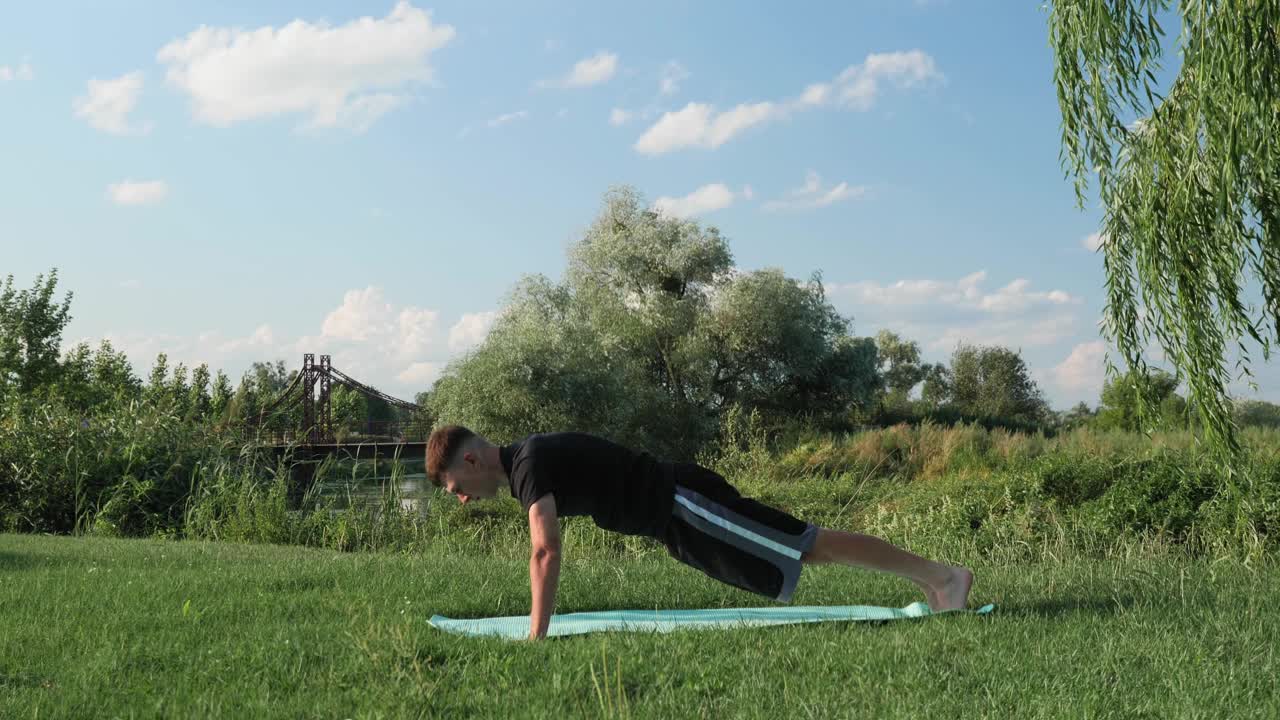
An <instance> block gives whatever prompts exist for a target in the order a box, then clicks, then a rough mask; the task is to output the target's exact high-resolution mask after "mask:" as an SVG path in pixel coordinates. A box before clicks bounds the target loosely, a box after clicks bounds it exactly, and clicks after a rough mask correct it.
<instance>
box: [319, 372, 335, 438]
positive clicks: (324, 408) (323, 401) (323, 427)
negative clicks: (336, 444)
mask: <svg viewBox="0 0 1280 720" xmlns="http://www.w3.org/2000/svg"><path fill="white" fill-rule="evenodd" d="M331 368H332V365H331V364H330V362H329V356H328V355H321V356H320V370H319V371H318V372H319V375H320V408H319V411H320V412H319V418H318V419H317V423H318V425H319V435H320V440H321V442H333V440H334V436H333V417H332V415H331V413H330V412H329V381H330V380H332V379H333V376H332V375H331V374H330V372H329V371H330V369H331Z"/></svg>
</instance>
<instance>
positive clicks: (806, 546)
mask: <svg viewBox="0 0 1280 720" xmlns="http://www.w3.org/2000/svg"><path fill="white" fill-rule="evenodd" d="M673 465H674V466H673V468H672V469H673V470H674V473H673V474H674V477H675V501H674V502H673V503H672V507H671V518H670V519H669V521H668V523H667V527H666V530H665V531H664V532H663V535H662V537H661V538H659V539H660V540H662V542H663V544H665V545H666V546H667V551H668V552H670V553H671V556H672V557H674V558H676V559H677V560H679V561H680V562H682V563H685V564H686V565H689V566H691V567H695V568H697V569H699V570H701V571H702V572H704V573H706V574H707V575H710V576H711V577H713V578H715V579H717V580H720V581H722V582H725V583H728V584H730V585H733V586H734V587H738V588H741V589H743V590H749V591H751V592H753V593H758V594H760V595H764V596H765V597H769V598H773V599H775V600H779V601H782V602H791V594H792V593H793V592H794V591H795V588H796V583H797V582H798V581H799V580H800V568H801V562H800V556H801V555H802V554H803V553H805V552H808V551H809V550H810V549H812V548H813V542H814V540H815V539H816V538H817V536H818V528H817V527H816V526H814V525H813V524H811V523H806V522H803V521H801V520H797V519H796V518H794V517H792V516H791V515H788V514H787V513H785V512H782V511H781V510H778V509H776V508H771V507H769V506H768V505H764V504H761V503H759V502H757V501H755V500H752V499H751V498H746V497H742V495H741V494H739V493H738V490H737V488H735V487H733V486H732V485H730V484H729V483H728V482H727V481H726V480H725V479H724V478H723V477H721V476H720V475H718V474H717V473H715V472H713V471H711V470H708V469H706V468H704V467H701V466H699V465H695V464H692V463H675V464H673Z"/></svg>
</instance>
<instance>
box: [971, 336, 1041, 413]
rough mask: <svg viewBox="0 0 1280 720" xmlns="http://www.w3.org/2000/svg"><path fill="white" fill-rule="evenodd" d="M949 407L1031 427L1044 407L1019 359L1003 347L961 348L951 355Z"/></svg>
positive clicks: (1033, 383)
mask: <svg viewBox="0 0 1280 720" xmlns="http://www.w3.org/2000/svg"><path fill="white" fill-rule="evenodd" d="M949 385H950V390H951V392H950V405H951V407H952V408H953V409H955V410H957V411H959V412H960V413H962V414H964V415H967V416H970V417H977V418H987V419H993V420H1010V421H1014V422H1016V423H1019V424H1029V425H1035V424H1039V423H1042V422H1044V421H1045V420H1046V418H1047V415H1048V410H1049V409H1048V405H1047V404H1046V403H1045V401H1044V398H1043V396H1042V394H1041V391H1040V388H1039V386H1038V385H1036V382H1035V381H1034V380H1033V379H1031V373H1030V371H1029V370H1028V369H1027V364H1026V362H1025V361H1023V359H1022V356H1021V355H1020V354H1018V353H1017V352H1015V351H1013V350H1010V349H1009V348H1006V347H1001V346H998V345H994V346H976V345H961V346H959V347H958V348H956V350H955V352H954V353H952V355H951V372H950V378H949Z"/></svg>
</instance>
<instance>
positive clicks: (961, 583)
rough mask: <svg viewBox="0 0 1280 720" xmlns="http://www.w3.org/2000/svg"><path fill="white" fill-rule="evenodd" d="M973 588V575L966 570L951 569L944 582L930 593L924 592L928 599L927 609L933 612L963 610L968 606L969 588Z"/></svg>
mask: <svg viewBox="0 0 1280 720" xmlns="http://www.w3.org/2000/svg"><path fill="white" fill-rule="evenodd" d="M971 587H973V573H971V572H969V569H968V568H963V567H952V568H951V574H950V576H949V577H948V578H947V580H946V582H944V583H942V584H941V585H939V586H938V587H935V588H933V589H932V592H928V591H926V593H925V595H926V597H928V598H929V609H931V610H933V611H934V612H939V611H941V610H963V609H964V608H965V606H967V605H968V604H969V588H971Z"/></svg>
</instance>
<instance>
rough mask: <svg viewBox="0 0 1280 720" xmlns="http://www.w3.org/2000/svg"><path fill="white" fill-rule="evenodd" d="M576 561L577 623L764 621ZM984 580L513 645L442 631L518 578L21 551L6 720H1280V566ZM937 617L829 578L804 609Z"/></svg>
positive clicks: (670, 584)
mask: <svg viewBox="0 0 1280 720" xmlns="http://www.w3.org/2000/svg"><path fill="white" fill-rule="evenodd" d="M566 553H567V554H568V557H567V558H566V560H565V564H564V569H563V572H562V577H561V592H560V596H559V600H558V604H557V607H558V609H559V610H560V611H561V612H570V611H579V610H600V609H616V608H640V607H648V608H652V607H662V608H694V607H734V606H748V605H763V604H768V603H767V601H765V600H763V599H761V598H757V597H755V596H752V595H749V594H747V593H744V592H741V591H738V590H735V589H733V588H730V587H728V586H723V585H719V584H717V583H715V582H714V581H711V580H709V579H706V578H704V577H703V576H701V575H700V574H698V573H697V572H696V571H694V570H692V569H690V568H687V567H684V566H682V565H680V564H678V563H677V562H676V561H674V560H671V559H669V558H666V557H654V558H646V559H635V560H617V559H612V558H610V559H605V558H591V557H574V556H573V548H572V547H566ZM976 570H977V571H978V580H977V583H976V585H975V587H974V593H973V600H974V601H975V604H977V603H985V602H995V603H997V604H998V607H997V609H996V611H995V612H994V613H992V614H991V615H989V616H986V617H977V616H946V617H940V618H930V619H925V620H920V621H896V622H891V623H883V624H871V623H821V624H814V625H798V626H783V627H773V628H762V629H755V630H735V631H694V632H681V633H673V634H668V635H645V634H605V635H584V636H576V637H569V638H561V639H553V640H549V641H544V642H539V643H528V642H517V643H512V642H506V641H501V640H496V639H487V638H485V639H476V638H466V637H460V636H454V635H449V634H445V633H443V632H441V631H438V630H436V629H434V628H432V627H430V626H429V625H428V624H427V619H428V618H429V617H430V616H431V615H432V614H433V613H439V614H442V615H448V616H451V617H464V616H481V615H513V614H518V613H522V612H527V611H528V603H529V590H528V576H527V572H528V565H527V560H526V559H523V558H520V559H515V558H512V559H504V558H496V557H492V556H481V557H474V558H469V557H459V556H453V557H429V556H407V555H375V554H336V553H333V552H328V551H322V550H312V549H304V548H295V547H277V546H257V545H238V544H222V543H195V542H162V541H147V540H103V539H78V538H66V537H39V536H20V535H0V717H3V718H37V717H38V718H52V717H74V718H85V717H94V718H108V717H235V718H248V717H323V718H344V717H351V718H379V717H384V718H392V717H437V716H438V717H466V716H477V717H555V718H561V717H608V716H628V717H653V718H679V717H708V718H728V717H759V718H768V719H769V720H780V719H781V718H810V717H812V718H838V717H901V718H925V717H929V718H932V717H984V716H985V717H1017V718H1038V717H1063V718H1081V717H1092V718H1096V717H1116V718H1122V717H1123V718H1133V717H1152V718H1157V717H1159V718H1170V717H1204V718H1219V717H1258V718H1274V717H1280V681H1277V677H1278V676H1280V667H1278V663H1277V658H1276V638H1278V637H1280V607H1278V606H1277V604H1276V603H1275V602H1274V595H1273V594H1272V593H1273V592H1274V590H1275V588H1278V587H1280V568H1276V567H1267V568H1263V569H1250V568H1246V567H1242V566H1241V565H1239V564H1234V563H1230V562H1219V563H1211V562H1207V561H1204V562H1191V561H1186V560H1178V559H1173V558H1167V557H1166V558H1155V559H1133V560H1115V561H1085V560H1079V561H1064V562H1060V563H1052V564H1041V565H1026V566H1016V567H1008V566H1006V567H979V568H976ZM918 599H920V598H919V596H918V595H917V594H916V593H915V591H914V588H912V587H911V586H910V585H909V584H908V583H906V582H903V581H898V580H896V579H894V578H890V577H881V576H878V575H874V574H871V573H865V572H855V571H850V570H846V569H842V568H833V567H825V566H824V567H817V568H813V567H810V568H807V569H806V570H805V575H804V577H803V578H802V580H801V583H800V586H799V588H798V590H797V592H796V596H795V603H796V604H876V605H897V606H902V605H905V604H907V603H909V602H913V601H915V600H918Z"/></svg>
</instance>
